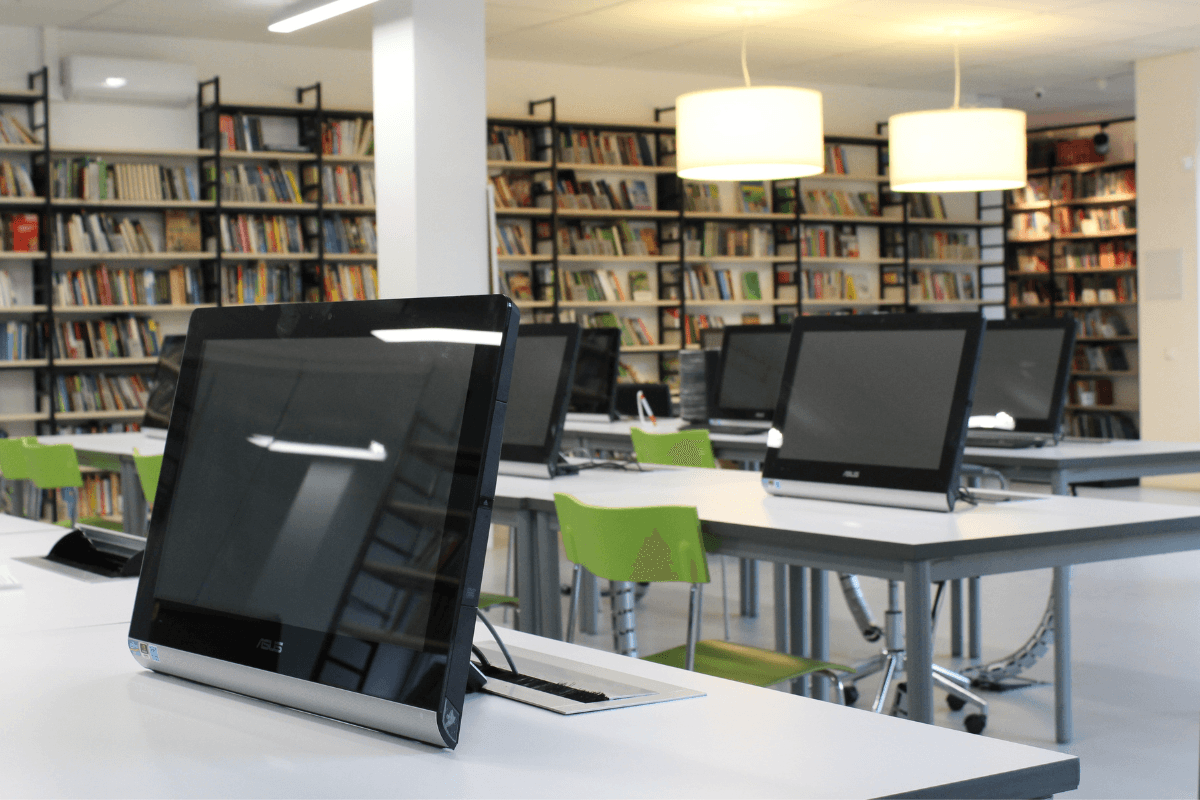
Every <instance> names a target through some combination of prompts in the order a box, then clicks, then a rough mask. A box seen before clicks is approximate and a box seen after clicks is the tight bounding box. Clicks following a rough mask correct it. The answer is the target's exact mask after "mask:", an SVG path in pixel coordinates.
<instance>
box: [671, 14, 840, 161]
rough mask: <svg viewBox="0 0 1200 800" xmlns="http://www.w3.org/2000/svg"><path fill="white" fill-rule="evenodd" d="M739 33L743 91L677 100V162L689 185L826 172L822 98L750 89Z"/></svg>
mask: <svg viewBox="0 0 1200 800" xmlns="http://www.w3.org/2000/svg"><path fill="white" fill-rule="evenodd" d="M748 33H749V27H748V26H747V27H745V28H744V29H743V31H742V78H743V79H744V80H745V81H746V85H745V86H744V87H740V88H737V89H709V90H705V91H701V92H689V93H687V94H682V95H680V96H679V97H677V98H676V99H675V163H676V171H677V172H678V173H679V177H681V178H690V179H693V180H710V181H712V180H716V181H734V180H757V181H761V180H777V179H781V178H802V177H805V176H808V175H816V174H818V173H821V172H824V171H825V138H824V129H823V122H822V112H821V93H820V92H817V91H813V90H812V89H800V88H796V87H794V86H751V85H750V71H749V70H748V69H747V68H746V37H747V34H748Z"/></svg>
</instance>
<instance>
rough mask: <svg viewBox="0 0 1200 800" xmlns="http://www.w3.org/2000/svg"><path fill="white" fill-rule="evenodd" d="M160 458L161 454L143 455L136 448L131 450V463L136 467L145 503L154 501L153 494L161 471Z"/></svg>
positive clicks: (156, 488)
mask: <svg viewBox="0 0 1200 800" xmlns="http://www.w3.org/2000/svg"><path fill="white" fill-rule="evenodd" d="M162 459H163V457H162V456H161V455H157V456H144V455H142V454H141V453H139V452H138V451H137V449H136V448H135V449H134V451H133V464H134V466H136V467H137V474H138V480H139V481H141V483H142V494H143V495H144V496H145V498H146V502H147V503H153V502H154V495H155V493H156V492H157V491H158V476H159V473H161V472H162Z"/></svg>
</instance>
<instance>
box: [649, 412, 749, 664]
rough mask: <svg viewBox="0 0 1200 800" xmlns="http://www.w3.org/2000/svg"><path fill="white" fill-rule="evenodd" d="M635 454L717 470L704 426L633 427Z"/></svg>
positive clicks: (725, 596)
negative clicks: (654, 430) (655, 430)
mask: <svg viewBox="0 0 1200 800" xmlns="http://www.w3.org/2000/svg"><path fill="white" fill-rule="evenodd" d="M629 436H630V438H631V439H633V454H634V456H636V457H637V460H638V463H639V464H669V465H671V466H673V467H700V468H702V469H715V468H716V466H717V460H716V458H714V457H713V449H712V440H711V439H709V438H708V431H706V430H704V429H703V428H696V429H693V430H686V431H677V432H675V433H647V432H646V431H644V430H642V429H641V428H631V429H630V430H629ZM718 558H719V559H720V563H721V618H722V620H723V621H724V623H725V641H729V589H728V586H729V575H728V572H727V570H726V565H725V556H718Z"/></svg>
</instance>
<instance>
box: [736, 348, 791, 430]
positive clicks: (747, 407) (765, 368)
mask: <svg viewBox="0 0 1200 800" xmlns="http://www.w3.org/2000/svg"><path fill="white" fill-rule="evenodd" d="M725 335H726V338H727V339H728V341H727V344H726V350H725V362H724V370H723V371H722V373H721V385H720V388H719V389H718V394H717V408H718V409H736V410H738V411H765V412H767V415H768V416H770V415H773V414H774V412H775V402H776V401H777V400H778V399H779V385H780V383H781V382H782V381H783V367H784V364H785V363H786V362H787V351H788V342H789V340H790V339H791V336H792V334H791V331H790V330H789V331H747V330H743V329H740V328H738V329H733V328H730V329H727V330H726V334H725Z"/></svg>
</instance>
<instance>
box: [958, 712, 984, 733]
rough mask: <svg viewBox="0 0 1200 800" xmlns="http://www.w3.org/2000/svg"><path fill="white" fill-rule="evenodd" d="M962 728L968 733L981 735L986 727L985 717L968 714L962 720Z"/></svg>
mask: <svg viewBox="0 0 1200 800" xmlns="http://www.w3.org/2000/svg"><path fill="white" fill-rule="evenodd" d="M963 727H964V728H966V729H967V732H968V733H975V734H979V733H983V729H984V728H986V727H987V715H986V714H968V715H967V717H966V719H964V720H963Z"/></svg>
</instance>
